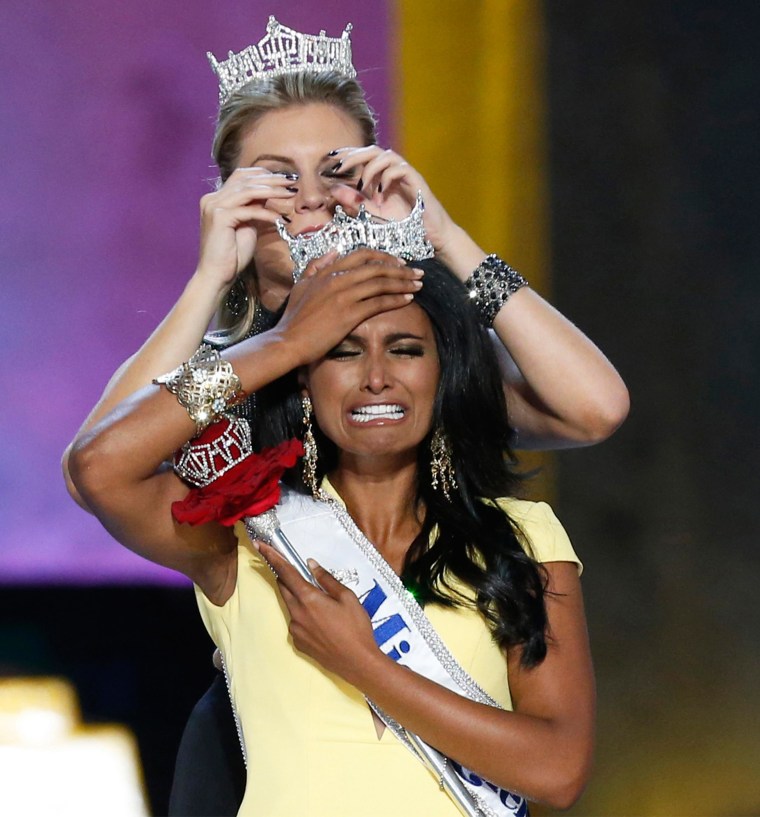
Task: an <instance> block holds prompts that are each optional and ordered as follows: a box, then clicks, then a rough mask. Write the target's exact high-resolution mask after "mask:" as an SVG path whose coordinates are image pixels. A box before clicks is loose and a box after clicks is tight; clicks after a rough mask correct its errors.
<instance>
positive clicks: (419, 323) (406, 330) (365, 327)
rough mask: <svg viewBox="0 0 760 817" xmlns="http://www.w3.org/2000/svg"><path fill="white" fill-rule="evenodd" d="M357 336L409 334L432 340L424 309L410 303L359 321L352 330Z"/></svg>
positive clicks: (431, 330) (428, 320)
mask: <svg viewBox="0 0 760 817" xmlns="http://www.w3.org/2000/svg"><path fill="white" fill-rule="evenodd" d="M351 334H352V335H355V336H358V337H370V336H373V337H379V338H384V337H386V336H388V335H398V334H409V335H415V336H416V337H420V338H424V339H429V340H433V326H432V324H431V323H430V318H428V316H427V313H426V312H425V310H424V309H422V308H421V307H419V306H417V304H415V303H410V304H408V305H407V306H403V307H401V309H393V310H391V311H390V312H381V313H380V314H379V315H374V316H373V317H371V318H369V319H368V320H366V321H364V323H360V324H359V325H358V326H357V327H356V328H355V329H354V330H353V331H352V332H351Z"/></svg>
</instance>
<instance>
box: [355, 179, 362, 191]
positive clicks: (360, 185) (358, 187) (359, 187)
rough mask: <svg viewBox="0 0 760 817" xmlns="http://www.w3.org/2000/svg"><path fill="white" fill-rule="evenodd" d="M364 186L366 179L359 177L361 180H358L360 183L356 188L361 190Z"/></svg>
mask: <svg viewBox="0 0 760 817" xmlns="http://www.w3.org/2000/svg"><path fill="white" fill-rule="evenodd" d="M362 187H364V179H359V181H358V183H357V185H356V189H357V190H361V189H362Z"/></svg>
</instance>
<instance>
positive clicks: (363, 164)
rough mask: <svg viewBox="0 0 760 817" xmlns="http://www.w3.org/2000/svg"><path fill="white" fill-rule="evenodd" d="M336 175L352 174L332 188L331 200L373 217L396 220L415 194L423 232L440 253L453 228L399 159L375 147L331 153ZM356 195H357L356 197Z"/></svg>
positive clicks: (406, 212) (404, 214)
mask: <svg viewBox="0 0 760 817" xmlns="http://www.w3.org/2000/svg"><path fill="white" fill-rule="evenodd" d="M335 158H336V160H337V161H338V162H339V163H340V167H339V170H340V173H341V175H343V174H349V173H351V172H352V171H353V172H354V173H355V174H356V175H355V176H354V178H353V179H352V182H351V184H350V186H349V185H348V184H345V185H336V187H335V188H333V190H332V193H333V195H334V197H335V200H336V201H337V202H338V203H339V204H341V205H342V206H343V207H344V208H347V209H348V210H349V211H350V212H354V211H355V210H356V208H357V207H358V205H359V204H364V205H365V207H366V208H367V210H368V211H369V212H370V213H372V214H373V215H375V216H379V217H380V218H384V219H394V220H396V221H399V220H400V219H403V218H406V217H407V216H408V215H409V213H410V212H411V211H412V207H414V202H415V200H416V198H417V192H418V191H419V192H421V193H422V199H423V201H424V202H425V214H424V216H423V218H424V222H425V232H426V234H427V237H428V240H429V241H430V243H431V244H432V245H433V247H434V248H435V251H436V253H438V254H440V253H442V252H443V253H444V254H445V249H446V246H447V244H448V243H449V242H450V240H451V236H452V234H453V232H454V231H455V230H456V229H457V225H456V224H455V223H454V222H453V221H452V219H451V217H450V216H449V214H448V213H447V212H446V210H444V208H443V205H442V204H441V203H440V202H439V201H438V199H437V198H436V197H435V196H434V195H433V191H432V190H431V189H430V187H429V186H428V183H427V182H426V181H425V179H424V178H423V177H422V176H421V175H420V174H419V173H418V172H417V171H416V170H415V169H414V168H413V167H412V166H411V165H410V164H409V163H408V162H407V161H405V160H404V158H403V157H402V156H399V154H398V153H396V152H394V151H392V150H385V149H383V148H381V147H379V146H378V145H369V146H367V147H345V148H339V149H338V150H336V151H335ZM357 193H358V194H359V196H357V195H356V194H357Z"/></svg>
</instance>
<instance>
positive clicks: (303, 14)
mask: <svg viewBox="0 0 760 817" xmlns="http://www.w3.org/2000/svg"><path fill="white" fill-rule="evenodd" d="M13 5H14V6H15V8H14V9H13V10H12V11H11V13H10V14H4V15H3V25H2V26H1V27H0V65H2V76H3V77H4V78H5V79H4V81H3V83H2V89H1V90H0V93H1V94H2V95H3V100H2V112H3V113H2V125H1V126H0V128H1V133H2V137H1V138H2V142H1V143H0V144H1V145H2V156H3V174H2V176H3V183H2V186H1V188H0V231H1V233H0V270H2V282H3V283H2V316H1V317H0V333H2V334H1V336H0V337H1V339H2V340H1V342H2V349H3V351H2V354H1V355H0V382H2V406H3V410H2V412H1V413H0V438H1V439H2V447H1V448H0V490H1V492H2V500H1V501H0V505H1V506H2V525H1V526H0V582H2V583H10V582H13V583H20V582H24V583H40V582H43V583H44V582H55V583H65V582H73V583H80V584H81V583H83V582H84V583H102V582H134V581H151V582H153V581H182V580H181V579H179V578H177V577H175V576H174V575H173V574H170V573H169V572H168V571H164V570H162V569H160V568H157V567H154V566H152V565H150V564H149V563H147V562H145V561H143V560H141V559H138V558H137V557H136V556H133V555H132V554H130V553H129V552H127V551H126V550H124V549H123V548H121V547H119V546H117V545H116V544H115V543H114V542H113V541H112V540H111V539H110V537H109V536H108V535H107V534H106V533H105V532H104V531H103V530H102V529H101V528H100V526H99V524H98V523H97V522H96V521H95V520H94V519H93V518H91V517H89V516H88V515H87V514H85V513H84V512H82V511H81V510H80V509H79V508H77V507H76V506H75V505H74V503H73V502H72V501H71V500H70V499H69V497H68V495H67V494H66V491H65V488H64V485H63V481H62V480H61V478H60V468H59V464H58V463H59V460H60V456H61V452H62V451H63V449H64V447H65V446H66V444H67V443H68V442H69V441H70V439H71V438H72V436H73V434H74V433H75V431H76V429H77V428H78V426H79V424H80V423H81V422H82V421H83V419H84V418H85V416H86V414H87V412H88V410H89V409H90V407H91V406H92V405H93V403H94V402H95V400H96V399H97V398H98V396H99V394H100V392H101V390H102V389H103V387H104V385H105V384H106V382H107V380H108V377H109V376H110V374H111V373H112V372H113V371H114V370H115V368H116V367H117V366H118V365H119V364H120V363H121V362H122V361H123V360H124V359H125V358H126V357H127V356H128V355H130V354H131V353H132V352H133V351H135V349H137V348H138V346H139V345H140V343H141V342H142V341H143V340H144V339H145V338H146V337H147V335H148V334H149V333H150V332H151V330H152V329H153V328H154V327H155V325H156V324H157V323H158V321H159V320H160V319H161V317H162V316H163V314H164V313H165V312H166V311H167V309H168V308H169V307H170V306H171V304H172V302H173V301H174V299H175V298H176V297H177V295H178V294H179V293H180V291H181V289H182V287H183V285H184V283H185V282H186V281H187V279H188V278H189V276H190V275H191V273H192V271H193V268H194V263H195V260H196V251H197V245H198V238H197V222H198V200H199V198H200V197H201V195H203V194H204V193H206V192H208V191H209V189H210V188H211V185H212V183H213V178H214V176H215V173H214V168H213V166H212V161H211V158H210V145H211V137H212V133H213V121H214V116H215V113H216V105H217V85H216V80H215V77H214V75H213V74H212V71H211V69H210V67H209V65H208V63H207V60H206V56H205V54H206V51H207V50H209V51H212V52H213V53H214V54H216V55H217V56H220V55H222V56H226V53H227V51H228V50H230V49H233V50H239V49H241V48H243V47H245V46H246V45H248V44H249V43H251V42H253V41H256V40H258V39H259V38H260V37H262V36H263V35H264V33H265V24H266V21H267V17H268V15H269V14H274V15H275V16H277V17H278V19H279V20H280V21H281V22H282V23H284V24H285V25H289V26H291V27H294V28H298V29H300V30H302V31H307V32H314V33H317V32H318V31H319V30H320V29H321V28H324V29H325V30H326V31H327V32H328V33H329V34H331V35H333V36H338V35H340V33H341V32H342V31H343V28H344V26H345V24H346V23H347V22H349V21H350V22H352V23H353V24H354V31H353V44H354V55H355V63H356V65H357V68H358V69H359V72H360V79H361V81H362V83H363V84H364V87H365V88H366V89H367V92H368V96H369V99H370V102H371V104H372V106H373V107H374V109H375V110H376V111H377V113H378V114H379V116H380V120H381V132H382V134H383V139H384V140H389V139H390V133H389V128H388V125H389V98H388V90H387V89H388V87H389V81H388V66H389V61H390V60H389V56H388V53H389V50H388V41H389V37H388V26H389V22H388V19H387V16H388V10H387V8H386V5H387V4H386V3H385V2H383V0H379V1H378V2H373V3H371V4H370V3H361V4H357V3H353V2H349V0H332V2H330V3H329V4H328V3H319V4H317V3H313V2H308V0H304V1H303V2H279V1H278V0H267V2H266V3H264V2H260V1H259V0H253V1H252V0H245V2H242V0H241V1H239V2H238V1H236V2H224V3H219V4H214V3H208V2H205V1H203V0H186V2H183V3H181V4H177V3H153V2H149V0H132V2H130V3H117V4H110V3H103V2H96V0H92V2H87V1H86V0H78V2H74V3H59V2H57V0H29V2H25V3H23V4H22V3H16V4H13ZM8 6H9V7H10V6H11V4H8ZM7 10H8V9H6V11H7Z"/></svg>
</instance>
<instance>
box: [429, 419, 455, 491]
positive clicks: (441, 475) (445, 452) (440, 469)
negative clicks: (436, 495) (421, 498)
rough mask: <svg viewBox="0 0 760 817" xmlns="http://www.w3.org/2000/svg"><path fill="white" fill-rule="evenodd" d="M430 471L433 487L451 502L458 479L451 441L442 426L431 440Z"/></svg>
mask: <svg viewBox="0 0 760 817" xmlns="http://www.w3.org/2000/svg"><path fill="white" fill-rule="evenodd" d="M430 473H431V477H432V480H431V484H432V486H433V489H434V490H436V491H441V492H442V493H443V495H444V496H445V497H446V500H447V501H448V502H451V491H455V490H456V489H457V480H456V475H455V473H454V463H453V462H452V459H451V441H450V440H449V438H448V436H447V434H446V432H445V431H444V430H443V429H442V428H441V427H440V426H439V427H438V428H436V430H435V431H434V432H433V438H432V439H431V440H430Z"/></svg>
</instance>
